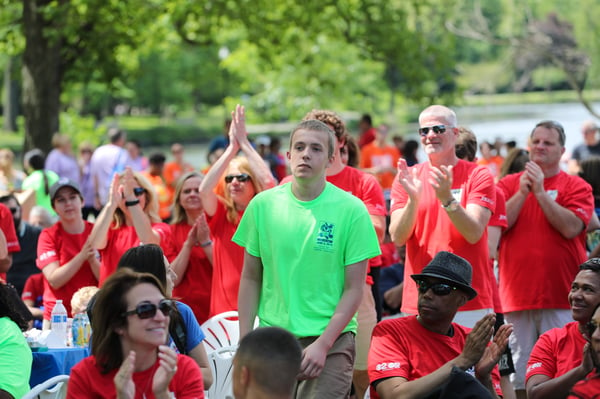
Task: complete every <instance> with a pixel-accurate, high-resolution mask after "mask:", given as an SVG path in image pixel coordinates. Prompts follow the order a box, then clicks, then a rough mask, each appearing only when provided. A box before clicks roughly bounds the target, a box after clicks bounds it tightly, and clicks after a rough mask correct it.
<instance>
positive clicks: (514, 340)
mask: <svg viewBox="0 0 600 399" xmlns="http://www.w3.org/2000/svg"><path fill="white" fill-rule="evenodd" d="M529 141H530V143H529V146H530V149H531V151H530V155H529V156H530V159H531V160H530V161H529V162H527V164H526V165H525V171H523V172H520V173H516V174H512V175H508V176H506V177H505V178H503V179H502V180H500V181H499V182H498V187H499V188H500V189H501V190H502V191H503V192H504V196H505V197H506V199H507V201H506V214H507V219H508V229H507V231H506V232H505V233H504V235H503V237H502V243H501V245H500V256H499V259H500V262H499V270H500V299H501V301H502V308H503V310H504V314H505V317H506V320H507V321H508V322H509V323H512V324H513V325H514V334H513V336H512V337H511V340H510V347H511V349H512V350H513V359H514V362H515V369H516V372H515V374H513V376H512V377H513V384H514V386H515V389H516V391H517V397H523V398H524V397H525V369H526V366H527V359H528V357H529V354H530V353H531V349H532V348H533V345H534V344H535V342H536V341H537V339H538V337H539V336H540V335H541V334H543V333H544V332H546V331H548V330H549V329H551V328H555V327H562V326H563V325H565V324H566V323H568V322H570V321H571V313H570V311H569V302H568V301H567V297H568V294H569V290H570V288H571V282H572V281H573V279H574V277H575V275H576V274H577V271H578V266H579V265H580V264H582V263H583V262H584V261H585V260H586V259H587V256H586V252H585V230H586V226H587V224H588V222H589V220H590V217H591V215H592V212H593V211H594V199H593V196H592V189H591V187H590V185H589V184H587V183H586V182H585V181H583V179H581V178H580V177H577V176H571V175H568V174H567V173H565V172H563V171H561V169H560V158H561V156H562V154H563V153H564V152H565V147H564V146H565V131H564V129H563V127H562V126H561V125H560V124H559V123H557V122H554V121H543V122H540V123H538V124H537V125H536V126H535V128H534V129H533V131H532V132H531V135H530V137H529ZM535 281H537V282H543V284H532V282H535Z"/></svg>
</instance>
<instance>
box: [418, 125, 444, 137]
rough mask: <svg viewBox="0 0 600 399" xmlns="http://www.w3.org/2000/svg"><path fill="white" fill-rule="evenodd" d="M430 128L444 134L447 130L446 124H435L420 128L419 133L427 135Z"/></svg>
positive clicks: (436, 132)
mask: <svg viewBox="0 0 600 399" xmlns="http://www.w3.org/2000/svg"><path fill="white" fill-rule="evenodd" d="M429 130H433V132H434V133H435V134H443V133H445V132H446V125H435V126H426V127H422V128H420V129H419V134H420V135H421V136H427V133H429Z"/></svg>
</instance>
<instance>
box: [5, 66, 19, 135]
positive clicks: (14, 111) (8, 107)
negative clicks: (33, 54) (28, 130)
mask: <svg viewBox="0 0 600 399" xmlns="http://www.w3.org/2000/svg"><path fill="white" fill-rule="evenodd" d="M15 61H16V59H15V58H14V57H9V58H8V62H7V63H6V69H5V70H4V101H3V102H4V104H3V105H4V107H3V108H2V111H3V112H2V113H3V117H4V124H3V125H4V126H3V128H4V130H6V131H7V132H16V131H17V115H19V85H18V83H17V82H16V81H15V79H14V70H15V66H16V65H15Z"/></svg>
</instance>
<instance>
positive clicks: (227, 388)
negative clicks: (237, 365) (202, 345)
mask: <svg viewBox="0 0 600 399" xmlns="http://www.w3.org/2000/svg"><path fill="white" fill-rule="evenodd" d="M236 350H237V344H236V345H235V346H228V347H224V348H218V349H216V350H214V351H212V352H210V353H209V354H208V363H209V364H210V368H211V371H212V374H213V383H212V385H211V386H210V388H209V389H208V391H205V396H206V398H207V399H234V397H233V379H232V377H233V356H234V355H235V351H236Z"/></svg>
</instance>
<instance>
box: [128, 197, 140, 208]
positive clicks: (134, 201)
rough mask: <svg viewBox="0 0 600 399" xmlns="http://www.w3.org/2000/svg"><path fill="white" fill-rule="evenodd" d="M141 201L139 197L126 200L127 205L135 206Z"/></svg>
mask: <svg viewBox="0 0 600 399" xmlns="http://www.w3.org/2000/svg"><path fill="white" fill-rule="evenodd" d="M139 203H140V200H139V199H137V198H136V199H134V200H132V201H125V206H134V205H137V204H139Z"/></svg>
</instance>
